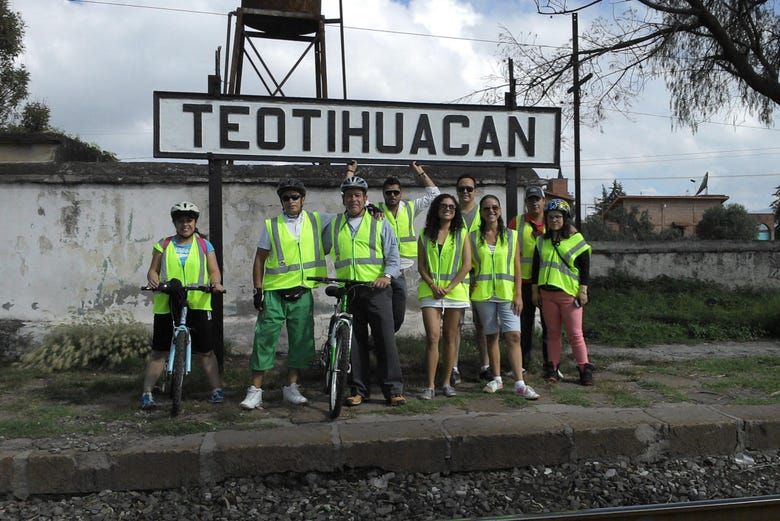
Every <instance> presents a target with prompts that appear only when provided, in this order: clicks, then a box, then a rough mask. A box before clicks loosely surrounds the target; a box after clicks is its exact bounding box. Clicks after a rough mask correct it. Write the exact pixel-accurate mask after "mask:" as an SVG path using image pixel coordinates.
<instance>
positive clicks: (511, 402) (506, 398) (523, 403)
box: [500, 392, 528, 409]
mask: <svg viewBox="0 0 780 521" xmlns="http://www.w3.org/2000/svg"><path fill="white" fill-rule="evenodd" d="M500 396H501V401H502V402H503V403H504V404H505V405H506V406H507V407H512V408H515V409H522V408H523V407H528V400H526V399H525V398H523V397H522V396H518V395H516V394H515V393H514V392H511V393H501V395H500Z"/></svg>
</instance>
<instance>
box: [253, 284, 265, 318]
mask: <svg viewBox="0 0 780 521" xmlns="http://www.w3.org/2000/svg"><path fill="white" fill-rule="evenodd" d="M252 301H253V304H254V306H255V309H256V310H257V311H258V312H259V313H262V312H263V311H265V293H263V288H255V295H254V297H252Z"/></svg>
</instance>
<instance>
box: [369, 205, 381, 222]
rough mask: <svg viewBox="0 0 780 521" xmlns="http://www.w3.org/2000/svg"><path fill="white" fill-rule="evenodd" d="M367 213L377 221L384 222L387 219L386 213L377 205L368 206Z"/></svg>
mask: <svg viewBox="0 0 780 521" xmlns="http://www.w3.org/2000/svg"><path fill="white" fill-rule="evenodd" d="M366 211H368V213H370V214H371V217H373V218H374V219H376V220H377V221H383V220H384V219H385V212H383V211H382V209H381V208H379V207H378V206H377V205H375V204H373V203H369V204H367V205H366Z"/></svg>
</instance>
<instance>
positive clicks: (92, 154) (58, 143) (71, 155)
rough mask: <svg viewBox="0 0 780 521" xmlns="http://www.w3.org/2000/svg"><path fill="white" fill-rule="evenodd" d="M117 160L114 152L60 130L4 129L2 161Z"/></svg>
mask: <svg viewBox="0 0 780 521" xmlns="http://www.w3.org/2000/svg"><path fill="white" fill-rule="evenodd" d="M70 161H85V162H100V161H115V159H114V158H113V157H111V154H108V153H107V152H103V151H102V150H100V149H99V148H97V147H95V146H92V145H89V144H87V143H84V142H83V141H80V140H78V139H73V138H71V137H68V136H65V135H63V134H59V133H56V132H35V133H24V132H2V133H0V163H65V162H70Z"/></svg>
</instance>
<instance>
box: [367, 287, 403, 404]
mask: <svg viewBox="0 0 780 521" xmlns="http://www.w3.org/2000/svg"><path fill="white" fill-rule="evenodd" d="M367 310H368V312H369V324H370V325H371V331H372V332H373V333H374V342H375V345H374V347H375V348H376V358H377V370H378V372H379V379H380V385H381V387H382V394H384V396H385V399H386V400H390V398H391V397H393V396H401V395H403V392H404V386H403V376H402V374H401V361H400V360H399V358H398V348H397V347H396V345H395V330H394V329H393V291H392V289H391V288H383V289H374V290H373V291H372V292H371V296H370V298H369V299H368V305H367Z"/></svg>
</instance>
